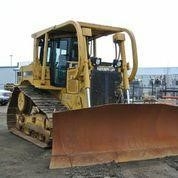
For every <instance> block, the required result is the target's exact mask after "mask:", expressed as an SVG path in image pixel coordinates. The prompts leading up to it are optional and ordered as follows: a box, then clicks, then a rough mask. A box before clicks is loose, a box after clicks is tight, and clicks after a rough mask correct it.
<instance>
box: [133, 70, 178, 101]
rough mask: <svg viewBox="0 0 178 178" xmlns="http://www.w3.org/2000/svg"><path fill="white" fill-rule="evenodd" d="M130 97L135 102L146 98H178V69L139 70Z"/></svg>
mask: <svg viewBox="0 0 178 178" xmlns="http://www.w3.org/2000/svg"><path fill="white" fill-rule="evenodd" d="M130 95H131V98H132V99H133V100H142V99H143V97H145V96H155V97H156V98H161V97H162V96H167V95H168V96H178V67H154V68H139V69H138V71H137V75H136V78H135V80H134V81H133V82H132V84H131V86H130Z"/></svg>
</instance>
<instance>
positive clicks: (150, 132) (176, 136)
mask: <svg viewBox="0 0 178 178" xmlns="http://www.w3.org/2000/svg"><path fill="white" fill-rule="evenodd" d="M177 130H178V107H176V106H170V105H164V104H129V105H128V104H125V105H124V104H113V105H104V106H100V107H94V108H89V109H80V110H74V111H68V112H63V113H54V119H53V145H52V157H51V163H50V168H64V167H71V166H86V165H92V164H98V163H105V162H110V161H113V160H115V161H116V162H126V161H131V160H144V159H151V158H157V157H164V156H169V155H176V154H178V131H177Z"/></svg>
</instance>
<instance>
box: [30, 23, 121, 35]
mask: <svg viewBox="0 0 178 178" xmlns="http://www.w3.org/2000/svg"><path fill="white" fill-rule="evenodd" d="M75 25H79V26H80V27H81V28H90V29H91V30H92V36H93V37H94V36H104V35H109V34H113V33H116V32H122V31H123V28H120V27H112V26H106V25H99V24H92V23H86V22H76V21H67V22H65V23H62V24H59V25H55V26H52V27H49V28H47V29H44V30H41V31H38V32H36V33H34V34H32V38H39V37H42V36H43V35H44V34H45V33H58V32H61V33H66V32H67V33H75V32H76V28H75Z"/></svg>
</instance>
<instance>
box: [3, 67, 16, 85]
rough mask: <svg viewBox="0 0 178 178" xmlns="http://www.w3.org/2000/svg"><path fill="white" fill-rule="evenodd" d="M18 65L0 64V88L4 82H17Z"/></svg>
mask: <svg viewBox="0 0 178 178" xmlns="http://www.w3.org/2000/svg"><path fill="white" fill-rule="evenodd" d="M18 71H19V66H18V65H17V66H12V67H11V66H0V89H4V85H5V84H6V83H16V82H17V72H18Z"/></svg>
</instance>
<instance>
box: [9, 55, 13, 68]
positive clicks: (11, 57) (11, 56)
mask: <svg viewBox="0 0 178 178" xmlns="http://www.w3.org/2000/svg"><path fill="white" fill-rule="evenodd" d="M9 56H10V62H11V67H12V57H13V55H12V54H11V55H9Z"/></svg>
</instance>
